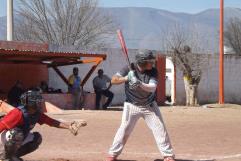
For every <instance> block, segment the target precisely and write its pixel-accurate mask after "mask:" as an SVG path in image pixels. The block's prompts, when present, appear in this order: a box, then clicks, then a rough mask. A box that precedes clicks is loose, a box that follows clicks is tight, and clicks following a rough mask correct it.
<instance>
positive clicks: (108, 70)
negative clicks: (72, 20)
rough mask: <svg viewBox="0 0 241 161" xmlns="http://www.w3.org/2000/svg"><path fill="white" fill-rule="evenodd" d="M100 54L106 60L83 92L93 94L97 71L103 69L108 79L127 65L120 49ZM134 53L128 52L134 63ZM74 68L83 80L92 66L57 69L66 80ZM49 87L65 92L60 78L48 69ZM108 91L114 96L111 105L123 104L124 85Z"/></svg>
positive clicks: (52, 49)
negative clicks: (104, 56) (103, 54)
mask: <svg viewBox="0 0 241 161" xmlns="http://www.w3.org/2000/svg"><path fill="white" fill-rule="evenodd" d="M50 50H51V51H76V50H74V49H72V48H67V49H66V48H65V49H62V48H58V47H56V46H51V48H50ZM102 53H105V54H107V59H106V60H105V61H103V62H102V63H101V64H100V65H99V66H98V68H97V69H96V70H95V72H94V73H93V74H92V75H91V77H90V79H89V80H88V81H87V83H86V84H85V86H84V90H85V91H88V92H94V89H93V87H92V80H93V78H94V77H95V76H96V75H97V71H98V69H100V68H102V69H104V73H105V74H106V75H108V76H109V77H112V76H113V75H114V74H115V73H116V72H118V71H119V70H120V69H121V68H122V67H124V66H125V65H127V62H126V59H125V57H124V55H123V54H122V51H121V49H106V50H105V51H102ZM136 53H137V50H133V49H132V50H129V57H130V60H131V61H134V57H135V55H136ZM75 66H77V67H79V75H80V77H81V78H82V79H83V77H84V76H85V75H86V74H87V73H88V71H89V70H90V68H91V66H92V64H80V65H74V66H66V67H59V69H60V71H62V73H63V74H64V75H65V76H66V77H67V78H68V77H69V75H70V74H72V69H73V67H75ZM49 86H50V87H54V88H60V89H62V90H63V91H64V92H67V86H66V84H65V83H64V82H63V81H62V80H61V78H60V77H59V76H58V75H57V74H56V72H55V71H54V70H53V69H49ZM110 90H111V91H112V92H114V94H115V96H114V99H113V102H112V104H115V105H116V104H123V102H124V100H125V95H124V85H114V86H112V87H111V89H110Z"/></svg>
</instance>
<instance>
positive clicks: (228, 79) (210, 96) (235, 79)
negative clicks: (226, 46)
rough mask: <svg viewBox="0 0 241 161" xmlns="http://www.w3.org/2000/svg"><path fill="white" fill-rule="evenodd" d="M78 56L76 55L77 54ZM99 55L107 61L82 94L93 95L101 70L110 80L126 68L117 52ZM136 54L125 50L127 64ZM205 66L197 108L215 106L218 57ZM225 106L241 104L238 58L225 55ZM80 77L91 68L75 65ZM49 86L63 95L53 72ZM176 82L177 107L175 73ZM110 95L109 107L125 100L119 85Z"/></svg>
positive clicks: (66, 70) (180, 97)
mask: <svg viewBox="0 0 241 161" xmlns="http://www.w3.org/2000/svg"><path fill="white" fill-rule="evenodd" d="M50 50H51V51H76V50H74V49H73V48H71V47H63V48H59V47H55V46H50ZM78 52H79V51H78ZM103 53H105V54H107V60H106V61H104V62H102V63H101V65H100V66H99V67H98V68H97V69H96V71H95V72H94V74H93V75H92V76H91V77H90V79H89V80H88V81H87V83H86V85H85V86H84V90H86V91H89V92H94V90H93V87H92V80H93V78H94V77H95V76H96V75H97V70H98V69H99V68H103V69H104V72H105V74H107V75H108V76H110V77H111V76H112V75H113V74H115V73H116V72H117V71H119V70H120V69H121V68H122V67H123V66H125V65H127V62H126V60H125V57H124V55H123V54H122V51H121V49H106V50H105V51H103ZM136 53H137V50H134V49H133V50H129V57H130V60H131V61H134V57H135V55H136ZM207 56H208V65H207V67H206V69H205V70H204V71H203V75H202V79H201V82H200V85H199V88H198V98H199V102H200V103H201V104H204V103H217V102H218V84H219V77H218V76H219V66H218V65H219V57H218V55H207ZM224 58H225V62H224V68H225V71H224V72H225V73H224V75H225V84H224V85H225V89H224V92H225V102H227V103H239V104H241V57H239V56H235V55H225V57H224ZM73 67H74V66H67V67H61V68H59V69H60V70H61V71H62V72H63V74H64V75H65V76H66V77H68V76H69V75H70V74H71V73H72V69H73ZM78 67H79V70H80V71H79V73H80V76H81V77H82V79H83V77H84V76H85V75H86V73H87V72H88V71H89V69H90V67H91V65H87V64H81V65H78ZM166 67H167V68H173V66H172V63H171V62H170V60H169V59H168V60H167V64H166ZM49 74H50V75H49V86H50V87H54V88H61V89H63V91H65V92H66V91H67V86H66V85H65V83H64V82H63V81H62V80H61V79H60V77H59V76H58V75H57V74H56V73H55V71H53V70H52V69H49ZM169 75H170V79H173V75H172V74H169ZM176 76H177V77H176V78H177V80H176V85H177V88H176V92H177V93H176V96H177V98H176V99H177V100H176V103H177V104H184V103H185V90H184V84H183V78H182V73H181V72H180V71H178V69H177V75H176ZM111 91H113V92H114V94H115V97H114V100H113V104H115V105H116V104H122V103H123V102H124V99H125V95H124V87H123V85H115V86H113V87H112V88H111Z"/></svg>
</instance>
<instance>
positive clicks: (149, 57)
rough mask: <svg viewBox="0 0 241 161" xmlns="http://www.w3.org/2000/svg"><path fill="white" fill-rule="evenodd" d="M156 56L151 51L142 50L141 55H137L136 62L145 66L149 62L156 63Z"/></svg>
mask: <svg viewBox="0 0 241 161" xmlns="http://www.w3.org/2000/svg"><path fill="white" fill-rule="evenodd" d="M155 59H156V58H155V56H154V54H153V53H152V51H150V50H140V51H139V53H138V54H137V55H136V62H137V64H139V65H144V64H146V63H147V62H152V63H154V62H155Z"/></svg>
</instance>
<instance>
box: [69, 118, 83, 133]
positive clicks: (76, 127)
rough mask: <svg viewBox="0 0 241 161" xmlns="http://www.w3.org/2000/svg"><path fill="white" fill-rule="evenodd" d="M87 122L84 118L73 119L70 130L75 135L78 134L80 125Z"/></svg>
mask: <svg viewBox="0 0 241 161" xmlns="http://www.w3.org/2000/svg"><path fill="white" fill-rule="evenodd" d="M86 125H87V122H86V121H84V120H82V121H73V122H71V123H70V126H69V131H70V132H71V133H72V134H73V135H78V131H79V128H80V127H83V126H86Z"/></svg>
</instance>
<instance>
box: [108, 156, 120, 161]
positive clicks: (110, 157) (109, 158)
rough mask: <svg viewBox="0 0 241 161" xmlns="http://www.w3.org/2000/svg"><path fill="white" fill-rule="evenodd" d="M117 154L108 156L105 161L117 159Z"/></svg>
mask: <svg viewBox="0 0 241 161" xmlns="http://www.w3.org/2000/svg"><path fill="white" fill-rule="evenodd" d="M116 158H117V157H116V156H108V157H107V158H106V160H105V161H117V160H116Z"/></svg>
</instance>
